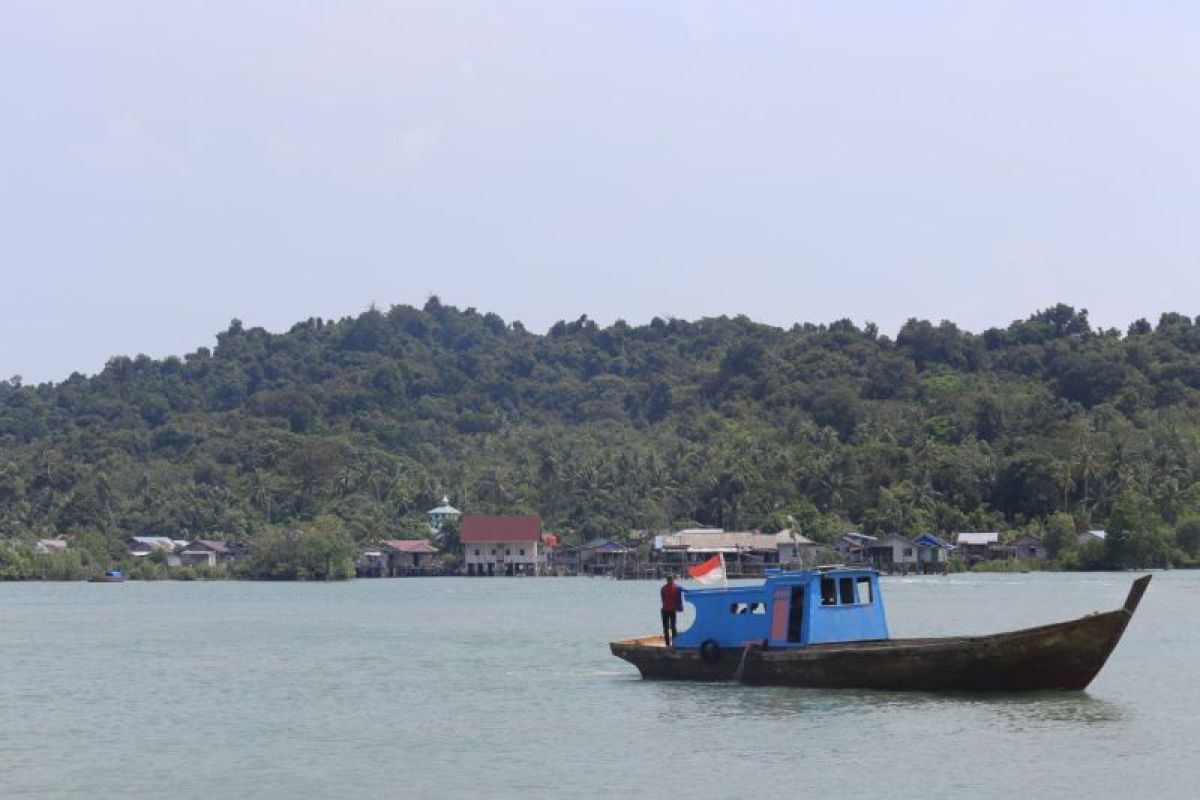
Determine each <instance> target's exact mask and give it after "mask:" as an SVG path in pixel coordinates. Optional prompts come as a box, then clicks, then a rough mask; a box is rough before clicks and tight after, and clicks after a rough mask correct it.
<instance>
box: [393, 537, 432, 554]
mask: <svg viewBox="0 0 1200 800" xmlns="http://www.w3.org/2000/svg"><path fill="white" fill-rule="evenodd" d="M379 544H380V546H382V547H390V548H392V549H393V550H398V551H400V552H402V553H436V552H437V551H438V549H437V548H436V547H434V546H433V545H431V544H430V543H429V542H427V541H425V540H424V539H384V540H383V541H382V542H380V543H379Z"/></svg>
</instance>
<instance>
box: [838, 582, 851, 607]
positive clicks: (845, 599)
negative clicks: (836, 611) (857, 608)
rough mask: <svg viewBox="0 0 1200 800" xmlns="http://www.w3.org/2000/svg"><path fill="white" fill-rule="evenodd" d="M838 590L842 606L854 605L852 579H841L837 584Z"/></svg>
mask: <svg viewBox="0 0 1200 800" xmlns="http://www.w3.org/2000/svg"><path fill="white" fill-rule="evenodd" d="M838 588H839V589H840V590H841V595H842V605H844V606H852V605H854V578H842V579H841V581H839V583H838Z"/></svg>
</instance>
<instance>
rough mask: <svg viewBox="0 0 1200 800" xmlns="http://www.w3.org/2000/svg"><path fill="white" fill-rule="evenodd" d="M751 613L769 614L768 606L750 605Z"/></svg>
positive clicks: (764, 604)
mask: <svg viewBox="0 0 1200 800" xmlns="http://www.w3.org/2000/svg"><path fill="white" fill-rule="evenodd" d="M750 613H751V614H766V613H767V604H766V603H751V604H750Z"/></svg>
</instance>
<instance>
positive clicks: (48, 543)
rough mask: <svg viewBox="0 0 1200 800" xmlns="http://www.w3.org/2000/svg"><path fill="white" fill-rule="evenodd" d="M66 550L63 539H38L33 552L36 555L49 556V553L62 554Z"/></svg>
mask: <svg viewBox="0 0 1200 800" xmlns="http://www.w3.org/2000/svg"><path fill="white" fill-rule="evenodd" d="M66 549H67V543H66V541H65V540H63V539H38V540H37V544H35V545H34V550H35V552H37V554H38V555H43V556H44V555H49V554H50V553H62V552H65V551H66Z"/></svg>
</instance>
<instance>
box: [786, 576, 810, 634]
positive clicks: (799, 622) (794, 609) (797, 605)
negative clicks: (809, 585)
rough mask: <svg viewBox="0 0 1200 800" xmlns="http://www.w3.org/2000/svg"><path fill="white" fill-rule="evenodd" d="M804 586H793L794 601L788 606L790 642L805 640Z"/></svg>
mask: <svg viewBox="0 0 1200 800" xmlns="http://www.w3.org/2000/svg"><path fill="white" fill-rule="evenodd" d="M805 588H806V587H804V586H793V587H792V602H791V603H790V604H789V606H788V638H787V640H788V641H789V642H801V641H803V638H802V637H803V633H804V631H803V627H804V589H805Z"/></svg>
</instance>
